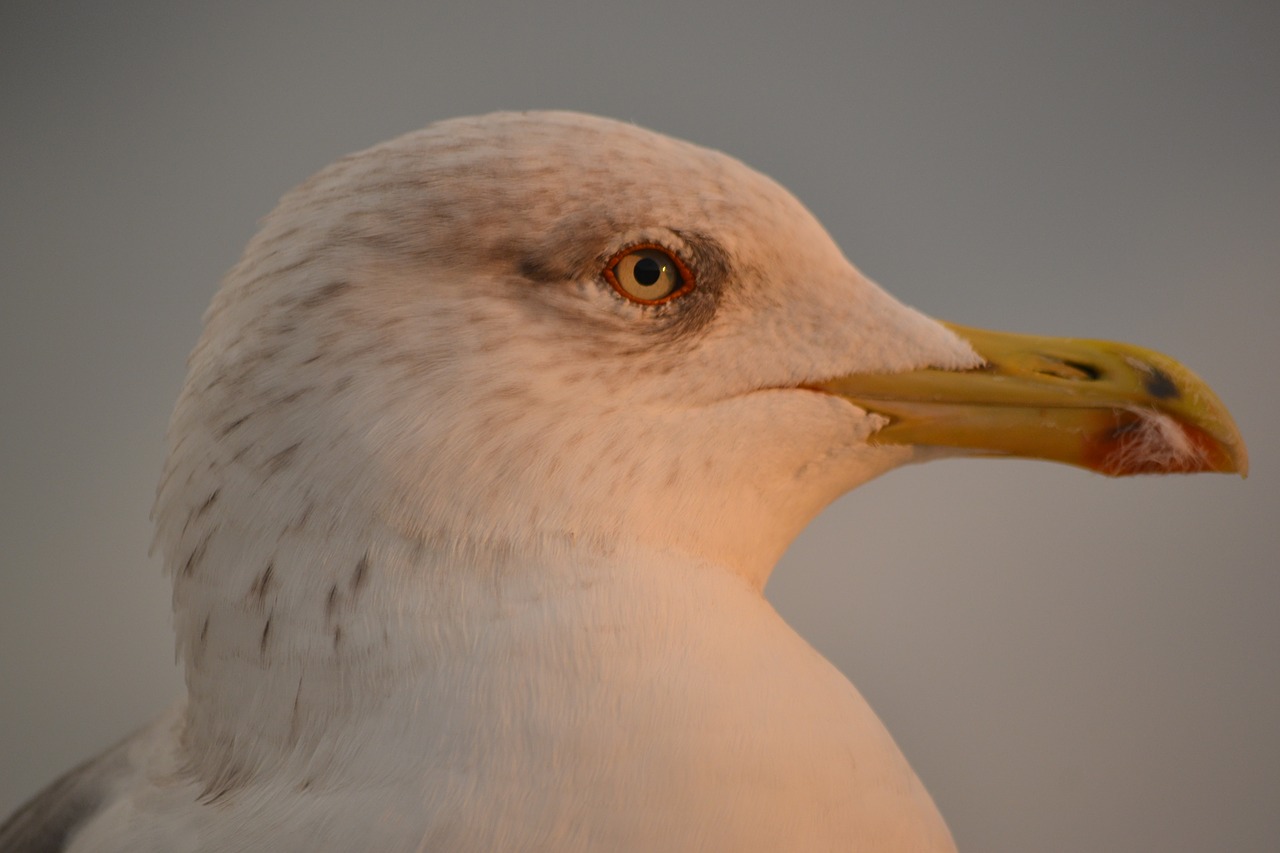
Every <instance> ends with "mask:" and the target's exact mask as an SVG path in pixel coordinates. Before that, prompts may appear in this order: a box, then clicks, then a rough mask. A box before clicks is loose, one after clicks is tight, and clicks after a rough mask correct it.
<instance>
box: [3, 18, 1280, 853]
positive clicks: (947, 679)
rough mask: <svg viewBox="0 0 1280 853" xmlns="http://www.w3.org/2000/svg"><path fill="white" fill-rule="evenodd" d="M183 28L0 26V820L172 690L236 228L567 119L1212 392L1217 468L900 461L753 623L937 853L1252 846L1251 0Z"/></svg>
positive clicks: (1263, 204) (1261, 696) (1264, 468)
mask: <svg viewBox="0 0 1280 853" xmlns="http://www.w3.org/2000/svg"><path fill="white" fill-rule="evenodd" d="M479 5H480V4H477V6H479ZM24 6H25V7H26V8H24ZM196 6H197V4H175V3H169V2H164V3H159V2H157V3H120V2H117V3H110V4H108V3H95V4H90V3H81V4H72V3H62V4H58V3H45V4H29V5H27V4H17V3H13V2H10V3H6V4H5V5H4V7H3V12H0V40H2V43H0V68H2V69H3V71H2V74H0V81H2V97H3V131H2V132H0V133H2V137H0V138H2V143H0V145H2V147H0V153H2V155H3V170H4V184H3V193H2V195H0V210H2V211H3V228H0V241H2V248H0V284H2V286H3V301H2V302H0V305H2V306H3V307H2V308H0V353H2V356H0V376H2V377H3V379H2V382H3V384H2V386H0V412H2V421H0V425H2V428H3V430H2V434H3V442H2V446H0V453H2V455H0V465H2V466H3V467H2V468H0V484H2V485H0V502H2V503H0V547H2V549H3V551H2V552H0V553H2V561H0V572H2V574H0V723H2V724H3V727H2V728H0V768H3V773H2V775H3V778H0V811H7V810H8V809H9V808H11V807H13V806H15V805H16V804H17V803H18V802H19V800H20V799H22V798H23V797H25V796H27V795H29V794H30V793H32V792H33V791H34V790H35V789H36V788H37V787H38V786H40V785H41V784H43V783H45V782H47V781H48V780H49V779H50V778H52V777H53V776H54V775H55V774H57V773H58V772H60V771H61V770H63V769H65V768H66V767H67V766H69V765H70V764H72V763H74V762H76V761H78V760H79V759H81V758H83V757H85V756H87V755H88V754H90V753H92V752H94V751H96V750H98V749H99V748H101V747H103V746H104V745H106V744H107V743H108V742H110V741H111V740H113V739H115V738H116V737H118V736H119V735H121V734H122V733H123V732H125V731H127V730H128V729H130V728H132V727H134V726H136V725H138V724H140V723H141V722H142V721H144V720H145V719H147V717H148V716H149V715H151V714H153V713H154V712H156V711H157V710H158V709H159V708H160V707H162V706H163V705H164V704H165V703H166V702H167V701H169V700H170V698H171V697H173V696H174V695H175V694H176V693H177V691H178V690H179V685H180V681H179V677H178V675H177V673H176V671H175V670H174V668H173V663H172V661H173V653H172V646H171V641H170V636H169V616H168V601H167V597H168V589H167V584H166V582H165V581H164V580H163V579H162V577H161V575H160V570H159V566H158V564H157V561H156V560H155V559H148V558H147V548H148V544H149V539H150V525H149V523H148V520H147V515H148V510H149V506H150V501H151V494H152V487H153V483H154V481H155V479H156V477H157V474H158V472H159V467H160V461H161V455H162V436H163V432H164V427H165V421H166V419H167V416H168V412H169V408H170V406H171V405H172V400H173V398H174V396H175V394H176V392H177V389H178V386H179V383H180V381H181V377H182V372H183V366H182V365H183V359H184V357H185V354H186V352H187V350H188V349H189V348H190V346H191V345H192V343H193V342H194V340H195V337H196V335H197V330H198V321H199V316H200V313H201V311H202V310H203V307H204V305H205V304H206V302H207V301H208V299H209V297H210V295H211V294H212V292H213V290H214V287H215V285H216V282H217V280H218V278H219V276H220V275H221V273H222V271H223V270H225V269H226V268H227V267H229V266H230V265H231V264H232V263H233V262H234V260H235V259H236V257H237V255H238V252H239V251H240V248H241V247H242V246H243V244H244V242H245V241H246V239H247V238H248V237H249V235H250V234H251V232H252V229H253V227H254V222H255V221H256V220H257V218H258V217H259V216H261V215H262V214H264V213H265V212H266V211H267V210H268V209H269V208H270V207H271V206H272V204H273V203H274V201H275V199H276V198H277V197H278V196H279V194H280V193H281V192H283V191H284V190H285V189H287V188H288V187H290V186H291V185H293V184H294V183H296V182H298V181H299V180H301V179H302V178H304V177H306V176H307V175H308V174H309V173H311V172H312V171H314V170H315V169H317V168H319V167H320V166H322V165H324V164H325V163H326V162H328V161H330V160H332V159H333V158H335V157H337V156H338V155H341V154H343V153H346V152H348V151H351V150H354V149H356V148H360V147H364V146H366V145H369V144H372V143H375V142H378V141H380V140H382V139H384V138H386V137H389V136H391V135H394V134H396V133H399V132H402V131H405V130H409V129H412V128H415V127H418V126H421V125H423V124H426V123H428V122H430V121H433V120H435V119H440V118H445V117H449V116H454V115H461V114H472V113H480V112H485V111H489V110H493V109H499V108H535V107H562V108H572V109H578V110H584V111H588V112H596V113H602V114H605V115H611V116H615V117H619V118H623V119H630V120H634V121H636V122H639V123H641V124H643V125H646V126H649V127H652V128H655V129H657V130H661V131H665V132H668V133H672V134H675V135H678V136H681V137H684V138H688V139H691V140H694V141H696V142H699V143H702V144H705V145H709V146H712V147H716V148H721V149H724V150H726V151H729V152H731V153H733V154H735V155H737V156H738V157H741V158H742V159H744V160H746V161H747V162H748V163H750V164H752V165H754V166H756V167H757V168H759V169H761V170H763V171H765V172H767V173H769V174H771V175H773V176H774V177H775V178H777V179H778V180H780V181H781V182H782V183H783V184H785V185H787V186H788V187H790V188H791V189H792V190H793V191H794V192H795V193H796V194H797V195H798V196H799V197H800V198H801V199H803V200H804V201H805V202H806V203H807V204H808V205H809V206H810V207H811V208H812V209H813V210H814V211H815V213H817V215H818V216H819V218H821V219H822V220H823V221H824V222H825V223H826V225H827V226H828V228H829V229H830V230H831V232H832V234H833V235H834V236H835V238H836V240H837V241H838V242H839V243H840V244H841V245H842V246H843V247H844V249H845V251H846V252H847V253H848V254H849V256H850V257H851V258H852V259H853V260H854V261H855V262H856V263H858V264H859V265H860V266H861V267H862V268H863V269H864V270H865V271H866V272H867V273H868V274H870V275H871V276H872V277H874V278H876V279H877V280H879V281H881V282H882V283H884V284H885V285H886V286H887V287H888V288H889V289H890V290H891V291H892V292H894V293H895V294H897V295H898V296H899V297H901V298H902V299H903V300H904V301H906V302H908V303H911V304H914V305H917V306H918V307H920V308H922V309H924V310H926V311H928V312H930V313H933V314H935V315H937V316H940V317H945V318H950V319H953V320H957V321H960V322H965V323H970V324H975V325H985V326H989V327H994V328H1008V329H1019V330H1026V331H1036V332H1045V333H1059V334H1080V335H1087V336H1093V337H1115V338H1121V339H1126V340H1131V341H1133V342H1135V343H1140V344H1143V345H1147V346H1151V347H1154V348H1157V349H1161V350H1165V351H1167V352H1170V353H1172V354H1174V355H1175V356H1177V357H1178V358H1180V359H1182V360H1184V361H1185V362H1187V363H1188V364H1190V365H1192V366H1193V367H1194V368H1195V369H1196V370H1197V371H1198V372H1200V373H1201V375H1203V376H1204V377H1206V378H1207V379H1208V380H1210V382H1211V383H1212V384H1213V385H1214V387H1215V388H1216V389H1217V390H1218V391H1219V392H1220V394H1221V396H1222V397H1223V399H1224V400H1226V401H1227V403H1228V404H1229V405H1230V406H1231V407H1232V409H1233V410H1234V412H1235V414H1236V416H1237V418H1238V420H1239V423H1240V426H1241V428H1242V429H1243V431H1244V433H1245V435H1246V437H1247V438H1248V439H1249V441H1250V442H1251V445H1252V450H1253V474H1252V476H1251V477H1250V479H1249V480H1248V481H1245V482H1241V481H1240V480H1239V479H1235V478H1228V477H1209V476H1206V477H1192V478H1160V479H1154V478H1148V479H1138V480H1130V481H1117V482H1112V481H1108V480H1105V479H1103V478H1100V477H1097V476H1093V475H1088V474H1085V473H1083V472H1078V471H1075V470H1072V469H1067V468H1063V467H1058V466H1053V465H1048V464H1035V463H1028V462H958V461H957V462H943V463H936V464H933V465H928V466H921V467H917V468H913V469H908V470H903V471H899V472H896V473H894V474H891V475H889V476H888V477H887V478H885V479H883V480H880V481H878V482H876V483H873V484H871V485H870V486H868V487H866V488H863V489H861V490H859V491H858V492H856V493H855V494H852V495H850V496H848V497H846V498H844V499H843V500H842V501H840V502H839V503H838V504H836V505H835V506H833V507H832V508H831V509H830V511H828V512H827V513H826V514H825V515H824V516H823V517H822V518H821V519H819V521H818V522H817V523H815V524H814V525H813V526H812V528H811V529H810V530H808V531H807V532H806V533H805V534H804V535H803V536H802V537H801V538H800V540H799V541H798V542H797V543H796V544H795V546H794V547H793V548H792V549H791V551H790V552H789V553H788V554H787V556H786V558H785V559H784V560H783V562H782V564H781V565H780V566H779V568H778V570H777V572H776V573H775V575H774V580H773V582H772V583H771V585H770V587H769V594H770V597H771V598H772V599H773V600H774V601H775V602H776V604H777V606H778V607H779V609H780V610H781V611H782V612H783V613H784V614H785V615H786V616H787V617H788V618H789V619H790V620H791V621H792V622H793V623H794V624H795V625H796V626H797V627H798V628H799V630H800V631H801V633H803V634H804V635H805V636H807V637H809V638H810V640H812V642H814V643H815V644H816V645H817V646H818V648H819V649H821V650H822V651H823V652H824V653H825V654H827V655H828V656H829V657H830V658H831V659H832V660H833V661H835V662H836V663H837V664H838V665H839V666H840V667H841V668H842V669H843V670H844V671H845V672H846V673H848V674H849V675H850V677H851V678H853V680H854V681H855V682H856V683H857V684H858V685H859V687H860V688H861V689H862V690H863V692H864V693H865V694H866V695H867V697H868V698H869V699H870V701H871V702H872V704H873V705H874V706H875V707H876V708H877V709H878V711H879V712H880V714H881V715H882V717H883V718H884V719H885V721H886V723H887V724H888V726H889V728H890V729H891V730H892V731H893V732H894V734H895V735H896V737H897V739H898V741H899V743H900V744H901V746H902V748H903V749H904V751H905V752H906V753H907V755H908V757H909V758H910V759H911V760H912V762H913V764H914V766H915V767H916V769H917V770H918V772H919V773H920V775H921V776H922V777H923V779H924V780H925V782H926V784H927V785H928V787H929V788H930V790H931V791H932V792H933V794H934V797H935V799H936V800H937V801H938V804H939V806H940V807H941V809H942V811H943V813H944V814H945V815H946V816H947V818H948V820H949V823H950V825H951V827H952V829H953V831H954V833H955V835H956V837H957V840H958V841H959V843H960V846H961V848H962V849H965V850H968V851H993V852H996V851H1071V853H1078V851H1093V853H1105V852H1106V851H1126V852H1127V853H1128V852H1129V851H1135V850H1153V851H1154V850H1160V851H1196V853H1201V851H1233V853H1243V851H1264V850H1265V851H1274V850H1276V849H1280V840H1278V838H1280V737H1278V736H1277V725H1278V721H1280V677H1278V674H1277V661H1278V660H1280V628H1278V620H1277V617H1276V609H1277V602H1280V572H1277V565H1276V564H1277V545H1278V544H1280V534H1278V532H1277V531H1278V528H1280V516H1278V514H1277V509H1280V489H1278V487H1277V476H1278V475H1280V465H1278V464H1277V461H1276V459H1277V452H1276V442H1275V435H1276V432H1275V423H1276V420H1277V418H1280V401H1278V394H1277V390H1278V388H1277V386H1278V384H1280V383H1277V381H1276V378H1275V377H1276V370H1277V368H1276V365H1277V363H1278V362H1280V335H1277V334H1276V331H1275V328H1274V326H1275V324H1276V322H1277V319H1278V318H1280V310H1278V309H1280V286H1278V279H1280V49H1278V48H1277V45H1278V44H1280V4H1276V3H1274V2H1256V3H1245V2H1216V3H1212V4H1210V3H1195V2H1166V3H1159V4H1139V3H1112V2H1105V3H1103V2H1099V3H1070V4H1048V3H1020V4H1019V3H997V2H980V3H967V4H954V3H944V2H936V3H884V4H875V5H862V4H849V3H834V2H831V3H808V4H805V3H801V4H798V5H797V4H785V5H784V4H782V3H778V4H774V5H769V6H764V5H757V4H736V5H735V4H730V3H727V2H721V3H718V4H714V5H698V6H688V5H686V4H684V3H672V2H665V0H651V2H646V3H632V4H626V6H625V8H623V7H621V6H620V7H619V8H610V7H607V6H604V5H600V4H590V3H585V2H584V3H579V4H564V3H542V4H532V3H517V2H510V3H503V4H500V5H494V4H491V5H487V6H484V8H471V7H469V6H467V5H464V4H460V3H459V4H452V3H451V4H426V3H422V4H417V3H399V4H359V5H358V6H357V4H352V5H351V6H350V7H347V8H342V7H339V6H337V5H336V4H330V3H310V4H303V3H268V4H249V3H245V4H236V3H223V4H203V8H197V7H196Z"/></svg>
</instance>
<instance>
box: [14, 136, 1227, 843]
mask: <svg viewBox="0 0 1280 853" xmlns="http://www.w3.org/2000/svg"><path fill="white" fill-rule="evenodd" d="M955 455H982V456H1017V457H1032V458H1043V459H1049V460H1053V461H1057V462H1064V463H1068V464H1074V465H1078V466H1082V467H1084V468H1087V469H1090V470H1093V471H1097V472H1101V473H1103V474H1108V475H1113V476H1120V475H1128V474H1137V473H1165V472H1196V471H1218V472H1237V473H1240V474H1241V475H1243V474H1244V473H1246V470H1247V464H1248V463H1247V456H1246V451H1245V446H1244V443H1243V441H1242V440H1241V437H1240V434H1239V432H1238V430H1237V429H1236V426H1235V424H1234V423H1233V422H1232V419H1231V416H1230V414H1229V413H1228V412H1227V410H1226V408H1225V407H1224V406H1223V404H1222V403H1221V402H1220V401H1219V400H1218V398H1217V397H1216V396H1215V395H1214V393H1213V392H1212V391H1211V390H1210V389H1209V388H1208V386H1207V385H1206V384H1205V383H1204V382H1203V381H1201V380H1200V379H1198V378H1197V377H1196V376H1195V375H1194V374H1192V373H1191V372H1190V371H1189V370H1187V368H1185V367H1183V366H1182V365H1181V364H1179V363H1178V362H1176V361H1173V360H1172V359H1170V358H1168V357H1166V356H1163V355H1160V354H1157V353H1153V352H1150V351H1147V350H1144V349H1141V348H1138V347H1134V346H1129V345H1125V344H1114V343H1108V342H1102V341H1092V340H1080V339H1052V338H1043V337H1036V336H1028V335H1012V334H1004V333H996V332H989V331H983V330H979V329H974V328H968V327H962V326H957V325H952V324H947V323H942V322H938V321H935V320H933V319H930V318H929V317H927V316H925V315H924V314H921V313H919V312H917V311H915V310H913V309H911V308H908V307H906V306H904V305H903V304H901V303H899V302H898V301H896V300H895V299H893V298H892V297H891V296H889V295H888V294H887V293H886V292H885V291H883V290H881V289H880V288H879V287H878V286H877V285H876V284H874V283H873V282H871V281H870V280H868V279H867V278H865V277H864V276H863V275H862V274H861V273H859V272H858V270H857V269H855V268H854V267H853V266H852V265H851V264H850V263H849V261H847V260H846V259H845V257H844V256H843V255H842V253H841V251H840V250H839V249H838V248H837V247H836V245H835V243H834V242H833V241H832V239H831V238H830V237H829V236H828V235H827V233H826V232H825V231H824V230H823V228H822V226H821V225H820V224H819V223H818V222H817V220H816V219H815V218H814V217H813V216H812V215H811V214H810V213H809V212H808V211H807V210H806V209H805V208H804V207H803V206H802V205H801V203H800V202H799V201H797V200H796V199H795V198H794V197H793V196H791V195H790V194H789V193H788V192H787V191H786V190H785V189H783V188H782V187H781V186H779V185H778V184H776V183H774V182H773V181H772V180H770V179H769V178H767V177H765V176H763V175H761V174H759V173H758V172H755V171H753V170H751V169H750V168H748V167H747V166H745V165H743V164H742V163H740V162H739V161H737V160H735V159H733V158H731V157H729V156H726V155H724V154H721V153H719V152H716V151H712V150H708V149H705V148H702V147H699V146H696V145H693V144H689V143H686V142H681V141H678V140H675V139H671V138H669V137H666V136H663V135H660V134H657V133H653V132H650V131H647V130H644V129H641V128H639V127H636V126H634V125H631V124H626V123H621V122H617V121H612V120H606V119H602V118H596V117H591V116H586V115H581V114H576V113H569V112H524V113H497V114H492V115H486V116H481V117H474V118H462V119H454V120H450V121H444V122H440V123H437V124H433V125H430V126H428V127H427V128H425V129H423V130H420V131H417V132H414V133H410V134H408V135H405V136H401V137H399V138H397V139H394V140H392V141H390V142H387V143H384V144H382V145H379V146H376V147H373V148H370V149H368V150H365V151H363V152H360V153H357V154H353V155H351V156H348V157H346V158H344V159H341V160H339V161H337V162H336V163H334V164H333V165H331V166H329V167H328V168H326V169H324V170H322V171H321V172H319V173H318V174H317V175H315V176H314V177H312V178H311V179H310V180H308V181H306V182H305V183H303V184H302V185H301V186H299V187H298V188H296V189H294V190H293V191H291V192H290V193H288V194H287V195H285V196H284V198H283V199H282V200H281V202H280V204H279V206H278V207H277V208H276V209H275V211H274V212H273V213H271V214H270V215H269V216H268V217H267V218H266V220H265V221H264V224H263V226H262V228H261V230H260V232H259V233H258V234H257V235H256V236H255V237H254V238H253V239H252V241H251V242H250V243H249V245H248V247H247V249H246V251H245V253H244V255H243V257H242V259H241V260H240V261H239V262H238V263H237V264H236V265H235V266H234V267H233V268H232V269H231V271H230V272H229V273H228V275H227V276H226V278H225V280H224V282H223V284H222V286H221V288H220V289H219V291H218V293H217V294H216V296H215V297H214V299H213V303H212V305H211V307H210V308H209V310H208V312H207V314H206V315H205V321H204V331H203V334H202V336H201V338H200V340H199V343H198V344H197V346H196V348H195V350H194V351H193V353H192V355H191V358H190V361H189V372H188V374H187V378H186V382H185V385H184V387H183V390H182V392H181V396H180V399H179V401H178V403H177V407H176V410H175V412H174V415H173V419H172V423H171V427H170V433H169V449H168V460H167V463H166V466H165V469H164V474H163V477H162V480H161V482H160V484H159V487H158V489H157V500H156V505H155V512H154V516H155V520H156V527H157V543H158V545H159V546H160V548H161V550H162V552H163V555H164V564H165V568H166V572H167V574H168V575H169V576H170V577H171V578H172V582H173V611H174V628H175V632H176V635H177V648H178V654H179V657H180V659H181V661H182V664H183V666H184V671H185V679H186V687H187V690H186V695H185V697H183V698H182V699H181V700H180V701H179V702H178V703H177V704H176V705H174V706H173V707H171V708H170V709H169V710H168V711H167V712H165V713H164V714H163V715H162V716H160V717H159V718H158V719H157V720H155V721H154V722H153V723H152V724H150V725H149V726H147V727H146V728H145V729H143V730H142V731H140V732H138V733H136V734H134V735H133V736H131V737H129V738H128V739H126V740H124V741H123V742H122V743H120V744H118V745H117V746H115V747H113V748H111V749H110V750H108V751H107V752H106V753H104V754H103V755H101V756H99V757H98V758H95V759H93V760H91V761H89V762H88V763H86V764H84V765H82V766H81V767H79V768H77V769H76V770H73V771H71V772H70V773H68V774H67V775H66V776H64V777H62V778H61V779H59V780H58V781H56V782H55V783H53V784H52V785H51V786H50V787H49V788H47V789H46V790H45V791H43V792H42V793H40V794H38V795H37V796H36V797H35V798H34V799H33V800H31V801H30V802H29V803H28V804H27V805H26V806H24V807H23V808H22V809H20V810H19V811H18V812H17V813H16V814H14V815H13V816H12V817H10V818H9V820H8V821H7V822H6V823H5V824H4V825H3V827H2V828H0V849H3V850H5V851H17V852H18V853H31V851H77V853H79V851H95V853H104V851H106V853H110V851H122V852H123V851H128V853H140V852H141V851H224V850H225V851H231V850H264V851H266V850H269V851H277V852H278V851H298V852H299V853H302V851H306V853H316V851H352V850H377V851H456V852H457V853H467V851H654V850H666V851H693V850H697V851H704V850H705V851H778V850H789V851H790V850H794V851H850V850H864V851H877V853H893V851H912V853H922V851H952V850H954V849H955V847H954V843H953V841H952V839H951V836H950V833H949V832H948V830H947V828H946V824H945V823H944V821H943V819H942V818H941V816H940V815H939V814H938V811H937V809H936V808H935V806H934V804H933V802H932V800H931V799H930V797H929V795H928V793H927V792H926V790H925V788H924V787H923V785H922V784H921V782H920V781H919V779H918V778H917V777H916V775H915V774H914V772H913V771H912V770H911V768H910V767H909V765H908V764H907V761H906V760H905V759H904V758H903V756H902V754H901V753H900V752H899V750H898V748H897V747H896V746H895V744H894V742H893V740H892V738H891V737H890V735H889V734H888V733H887V732H886V730H885V728H884V726H883V725H882V724H881V723H880V721H879V720H878V719H877V717H876V715H875V714H874V712H873V711H872V710H871V708H870V707H869V706H868V704H867V702H866V701H865V700H864V699H863V698H862V696H861V695H860V694H859V693H858V692H857V690H856V689H855V688H854V687H853V686H852V685H851V684H850V683H849V681H848V680H847V679H846V678H845V677H844V676H843V675H842V674H841V673H840V672H839V671H837V670H836V669H835V667H833V666H832V665H831V664H830V663H828V662H827V661H826V660H825V659H823V658H822V656H821V655H819V654H818V653H817V652H816V651H814V649H813V648H811V647H810V646H809V645H808V644H807V643H806V642H805V641H804V640H803V639H802V638H801V637H800V636H798V635H797V634H796V633H795V632H794V631H793V630H792V629H791V628H790V627H789V626H788V625H787V624H786V623H785V622H784V621H783V620H782V619H781V617H780V616H779V615H778V614H777V613H776V612H775V611H774V610H773V608H772V607H771V606H770V605H769V604H768V602H767V601H766V600H765V598H764V596H763V589H764V586H765V583H766V581H767V580H768V578H769V574H770V572H771V570H772V568H773V566H774V564H775V563H776V561H777V560H778V558H779V556H780V555H781V554H782V552H783V551H784V550H785V549H786V547H787V545H788V543H790V542H791V541H792V539H793V538H794V537H795V536H796V535H797V534H798V533H799V532H800V531H801V530H802V529H803V528H804V527H805V525H806V524H807V523H808V522H809V521H810V520H811V519H813V518H814V516H815V515H816V514H817V513H818V512H819V511H821V510H822V509H823V507H825V506H826V505H827V504H828V503H830V502H831V501H832V500H834V499H835V498H836V497H838V496H839V495H841V494H843V493H845V492H847V491H849V490H850V489H853V488H855V487H856V486H858V485H860V484H861V483H864V482H866V481H867V480H870V479H871V478H873V477H876V476H878V475H880V474H882V473H885V472H887V471H889V470H890V469H893V468H895V467H897V466H900V465H903V464H905V463H909V462H920V461H926V460H930V459H936V458H940V457H945V456H955Z"/></svg>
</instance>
